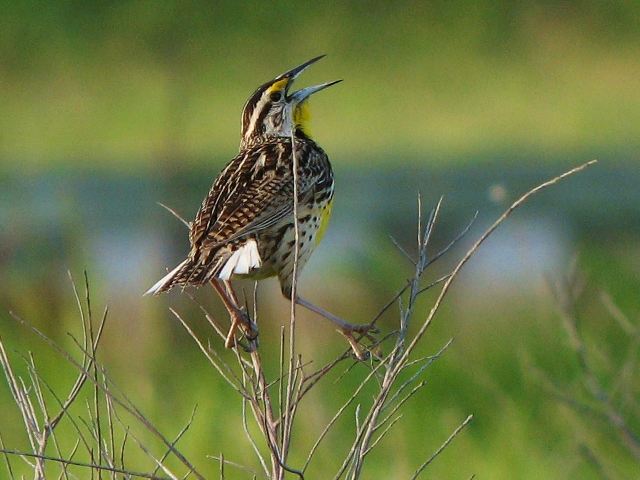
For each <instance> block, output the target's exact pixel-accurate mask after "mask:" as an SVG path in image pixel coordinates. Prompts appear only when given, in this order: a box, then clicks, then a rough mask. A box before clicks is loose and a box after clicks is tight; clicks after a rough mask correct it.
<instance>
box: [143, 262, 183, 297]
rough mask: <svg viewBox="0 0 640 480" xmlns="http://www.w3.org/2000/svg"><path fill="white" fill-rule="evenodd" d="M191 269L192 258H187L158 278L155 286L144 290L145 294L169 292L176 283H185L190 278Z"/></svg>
mask: <svg viewBox="0 0 640 480" xmlns="http://www.w3.org/2000/svg"><path fill="white" fill-rule="evenodd" d="M191 270H192V265H191V260H190V259H188V258H187V259H186V260H184V261H183V262H182V263H180V265H178V266H177V267H176V268H174V269H173V270H171V271H170V272H169V273H167V274H166V275H165V276H164V277H162V278H161V279H160V280H158V281H157V282H156V283H155V284H154V285H153V287H151V288H150V289H149V290H147V291H146V292H144V295H145V296H146V295H158V294H159V293H163V292H168V291H169V290H171V288H173V287H174V286H176V285H181V284H184V283H185V282H186V281H187V280H188V278H189V274H190V272H191Z"/></svg>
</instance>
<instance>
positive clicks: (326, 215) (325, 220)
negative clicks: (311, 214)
mask: <svg viewBox="0 0 640 480" xmlns="http://www.w3.org/2000/svg"><path fill="white" fill-rule="evenodd" d="M332 207H333V199H331V200H329V202H328V203H327V204H326V205H325V206H324V207H323V209H322V212H321V213H320V226H319V227H318V233H316V245H318V244H319V243H320V241H321V240H322V237H324V234H325V232H326V230H327V225H329V219H330V218H331V209H332Z"/></svg>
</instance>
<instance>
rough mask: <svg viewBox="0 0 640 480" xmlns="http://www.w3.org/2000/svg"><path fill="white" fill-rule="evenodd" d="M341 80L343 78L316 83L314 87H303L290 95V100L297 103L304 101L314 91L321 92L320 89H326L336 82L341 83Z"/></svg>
mask: <svg viewBox="0 0 640 480" xmlns="http://www.w3.org/2000/svg"><path fill="white" fill-rule="evenodd" d="M341 81H342V80H334V81H333V82H326V83H321V84H320V85H314V86H312V87H307V88H303V89H301V90H298V91H297V92H293V93H292V94H291V95H289V100H290V101H292V102H295V103H300V102H303V101H304V100H306V99H307V98H309V97H310V96H311V95H313V94H314V93H316V92H319V91H320V90H324V89H325V88H327V87H330V86H331V85H335V84H336V83H340V82H341Z"/></svg>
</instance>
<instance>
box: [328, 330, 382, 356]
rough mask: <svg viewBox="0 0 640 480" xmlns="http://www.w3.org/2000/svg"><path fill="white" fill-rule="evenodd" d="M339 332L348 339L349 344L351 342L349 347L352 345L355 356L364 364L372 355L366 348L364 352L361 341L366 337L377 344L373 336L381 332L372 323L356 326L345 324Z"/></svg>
mask: <svg viewBox="0 0 640 480" xmlns="http://www.w3.org/2000/svg"><path fill="white" fill-rule="evenodd" d="M338 331H339V332H340V333H341V334H342V335H343V336H344V337H345V338H346V339H347V342H349V345H351V350H353V354H354V356H355V357H356V358H357V359H358V360H360V361H361V362H362V361H365V360H368V359H369V358H370V357H371V354H370V352H369V350H368V349H367V348H366V347H365V349H364V350H363V345H362V344H361V343H360V341H361V340H362V339H363V338H365V337H366V338H368V339H370V340H372V341H373V342H375V338H374V337H373V334H376V333H379V332H380V330H379V329H378V328H377V327H376V326H375V325H373V324H371V323H365V324H363V325H354V324H351V323H346V322H345V325H343V326H342V327H341V328H340V330H338ZM355 335H359V338H357V339H356V338H355Z"/></svg>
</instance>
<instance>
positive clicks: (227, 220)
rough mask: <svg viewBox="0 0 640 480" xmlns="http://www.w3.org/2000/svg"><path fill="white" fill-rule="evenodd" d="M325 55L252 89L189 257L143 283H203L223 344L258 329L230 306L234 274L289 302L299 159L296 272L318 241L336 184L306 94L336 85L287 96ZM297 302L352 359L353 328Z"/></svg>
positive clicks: (196, 225)
mask: <svg viewBox="0 0 640 480" xmlns="http://www.w3.org/2000/svg"><path fill="white" fill-rule="evenodd" d="M322 57H323V56H320V57H316V58H313V59H311V60H309V61H307V62H305V63H303V64H302V65H300V66H298V67H296V68H293V69H291V70H289V71H288V72H285V73H283V74H282V75H279V76H277V77H276V78H274V79H273V80H271V81H268V82H266V83H264V84H263V85H261V86H260V87H258V89H257V90H256V91H255V92H254V93H253V95H251V97H250V98H249V100H248V101H247V103H246V104H245V106H244V109H243V112H242V139H241V142H240V152H239V153H238V155H237V156H236V157H235V158H234V159H233V160H231V161H230V162H229V163H228V164H227V166H226V167H225V168H224V169H223V170H222V172H221V173H220V174H219V175H218V177H217V178H216V180H215V181H214V183H213V186H212V187H211V189H210V191H209V193H208V195H207V196H206V197H205V199H204V201H203V202H202V206H201V207H200V210H199V211H198V213H197V215H196V217H195V219H194V221H193V222H192V223H191V224H190V233H189V241H190V243H191V250H190V252H189V255H188V256H187V258H186V259H185V260H184V261H183V262H182V263H180V264H179V265H178V266H177V267H176V268H174V269H173V270H171V272H169V273H168V274H167V275H166V276H164V277H163V278H162V279H161V280H160V281H158V282H157V283H156V284H155V285H154V286H153V287H151V288H150V289H149V290H148V291H147V292H146V294H154V295H155V294H159V293H162V292H166V291H168V290H170V289H171V288H172V287H174V286H178V285H179V286H183V287H184V286H188V285H203V284H205V283H207V282H209V283H211V285H212V286H213V287H214V289H215V290H216V292H217V293H218V294H219V295H220V298H221V299H222V301H223V303H224V305H225V307H226V308H227V310H228V311H229V313H230V315H231V322H232V323H231V328H230V330H229V333H228V335H227V341H226V345H227V347H232V346H234V345H235V332H236V330H237V328H238V327H240V328H241V329H242V330H243V331H244V333H245V335H246V336H247V338H248V339H249V340H253V339H254V338H256V337H257V327H256V326H255V324H254V323H253V322H252V321H251V320H250V319H249V317H248V315H247V314H246V313H245V312H244V310H243V308H241V307H240V306H239V304H238V300H237V297H236V295H235V293H234V291H233V288H232V287H231V283H230V280H231V279H232V278H237V277H240V278H252V279H263V278H266V277H271V276H277V277H278V279H279V281H280V286H281V290H282V294H283V295H284V296H285V297H286V298H288V299H291V294H292V284H293V270H294V256H295V255H294V249H295V248H296V245H295V244H296V239H295V229H294V201H293V197H294V184H293V179H294V175H293V163H294V158H293V156H294V155H295V157H296V160H297V165H298V168H297V179H298V182H297V192H298V202H297V220H298V262H297V270H298V271H299V270H300V269H301V268H302V267H303V266H304V264H305V263H306V262H307V260H308V259H309V256H310V255H311V253H312V252H313V250H314V248H315V247H316V245H317V244H318V243H319V242H320V240H321V238H322V236H323V234H324V230H325V228H326V225H327V222H328V220H329V217H330V214H331V203H332V199H333V190H334V180H333V171H332V169H331V164H330V163H329V158H328V157H327V154H326V153H325V152H324V150H322V148H320V147H319V146H318V144H317V143H316V142H315V141H313V140H312V139H311V138H310V136H309V130H308V120H309V110H308V99H309V97H310V96H311V95H312V94H314V93H316V92H319V91H320V90H323V89H325V88H327V87H329V86H331V85H334V84H336V83H338V82H339V81H340V80H337V81H333V82H327V83H323V84H320V85H316V86H312V87H307V88H303V89H301V90H298V91H296V92H290V91H289V90H290V88H291V86H292V84H293V82H294V80H295V79H296V78H297V77H298V75H300V73H302V72H303V71H304V70H305V69H306V68H307V67H308V66H309V65H311V64H313V63H315V62H316V61H318V60H320V59H321V58H322ZM294 301H296V302H297V303H298V304H300V305H302V306H304V307H306V308H308V309H310V310H312V311H314V312H316V313H318V314H320V315H322V316H324V317H326V318H328V319H330V320H332V321H333V322H335V323H336V324H337V325H338V327H339V328H340V330H341V331H342V333H344V334H345V336H346V337H347V339H348V340H349V342H350V343H351V345H352V347H353V349H354V351H355V353H356V354H357V355H358V356H359V357H360V356H361V354H360V352H359V350H358V346H357V344H356V341H355V340H354V338H353V333H354V332H359V333H366V332H367V331H368V330H369V329H370V326H369V325H359V326H356V325H352V324H349V323H347V322H345V321H344V320H342V319H340V318H338V317H335V316H334V315H332V314H330V313H329V312H326V311H325V310H323V309H321V308H319V307H317V306H315V305H313V304H311V303H310V302H308V301H306V300H304V299H303V298H301V297H300V296H298V295H296V298H295V299H294Z"/></svg>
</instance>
